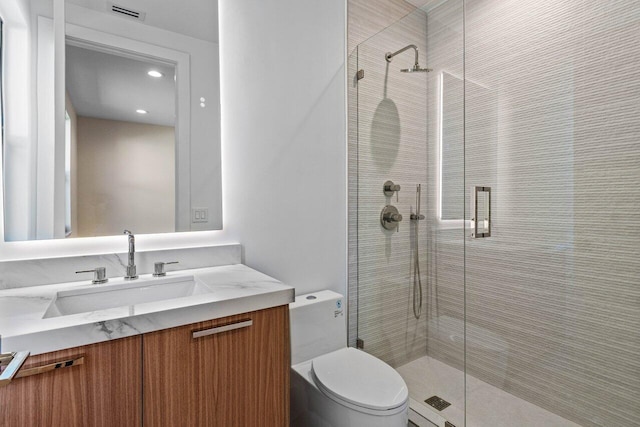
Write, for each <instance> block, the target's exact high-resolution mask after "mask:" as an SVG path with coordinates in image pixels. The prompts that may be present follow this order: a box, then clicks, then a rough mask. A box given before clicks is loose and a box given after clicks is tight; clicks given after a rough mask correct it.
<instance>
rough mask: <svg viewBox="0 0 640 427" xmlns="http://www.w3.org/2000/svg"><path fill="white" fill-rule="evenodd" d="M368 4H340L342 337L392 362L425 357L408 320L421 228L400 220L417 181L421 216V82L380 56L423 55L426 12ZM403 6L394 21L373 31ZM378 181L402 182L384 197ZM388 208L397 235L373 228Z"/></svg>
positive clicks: (422, 333)
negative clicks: (344, 79)
mask: <svg viewBox="0 0 640 427" xmlns="http://www.w3.org/2000/svg"><path fill="white" fill-rule="evenodd" d="M377 3H378V4H371V2H362V1H359V2H358V1H350V2H349V16H350V19H349V24H350V27H349V38H350V41H349V46H354V45H355V43H354V40H357V41H358V42H360V44H359V47H357V49H356V50H354V51H353V52H352V54H351V56H350V58H349V76H350V77H349V209H350V211H349V221H350V222H349V233H350V234H349V242H350V245H349V254H350V257H349V297H350V299H349V301H350V305H349V310H350V316H349V320H350V323H349V326H350V332H349V341H350V344H351V345H355V340H356V338H360V339H362V340H363V341H364V346H365V350H366V351H367V352H369V353H371V354H374V355H375V356H377V357H379V358H381V359H383V360H385V361H387V362H388V363H390V364H392V365H394V366H397V365H400V364H403V363H405V362H408V361H410V360H413V359H415V358H417V357H420V356H423V355H426V322H425V320H424V319H425V317H424V315H423V316H422V317H421V319H416V318H415V317H414V315H413V301H412V283H413V277H414V274H413V263H414V257H415V252H414V245H415V239H416V236H417V237H418V240H419V243H420V244H421V246H422V247H421V251H420V254H419V258H420V266H421V269H422V281H423V287H425V286H426V259H427V258H426V250H425V247H426V244H427V235H426V224H425V223H424V221H423V222H421V223H420V224H418V225H417V226H416V224H415V223H411V221H410V220H409V216H410V214H411V213H412V212H415V208H416V203H415V196H416V185H417V184H422V188H423V196H422V202H421V206H422V210H423V211H424V210H425V209H426V205H427V203H426V198H427V196H426V166H427V165H426V149H427V146H426V79H427V77H426V74H407V73H401V72H400V69H401V68H410V67H411V66H412V65H413V62H414V61H413V60H414V57H413V50H411V51H407V52H405V53H403V54H400V55H398V56H397V57H395V58H394V59H393V61H392V62H391V63H387V62H386V60H385V58H384V56H385V53H387V52H390V51H396V50H399V49H401V48H403V47H405V46H406V45H409V44H416V45H418V48H419V49H420V50H421V53H422V54H423V55H424V51H425V48H426V44H425V43H426V14H425V13H424V12H422V11H415V7H414V6H411V5H410V4H408V3H406V2H403V1H396V2H386V4H385V2H377ZM412 10H414V11H415V12H414V13H410V14H409V15H408V16H406V17H405V18H404V19H402V25H396V26H394V28H393V29H391V31H384V32H382V33H379V34H376V33H378V32H379V31H380V30H382V29H383V28H384V26H387V25H389V24H390V23H391V22H393V21H390V20H391V19H394V20H397V19H399V18H401V17H402V16H404V15H406V14H407V13H409V12H410V11H412ZM425 61H426V58H424V57H423V65H424V64H425ZM358 69H361V70H364V75H365V77H364V79H362V80H360V81H359V82H358V81H357V80H356V79H355V75H356V72H357V70H358ZM358 107H359V108H358ZM387 180H393V181H394V182H395V183H396V184H400V185H401V187H402V189H401V191H400V193H399V196H398V198H396V196H394V197H386V196H385V195H384V194H383V192H382V187H383V184H384V182H385V181H387ZM387 204H392V205H394V206H396V207H397V208H398V209H399V211H400V213H401V214H402V215H403V217H404V219H403V221H402V222H401V224H400V227H399V231H398V232H395V231H388V230H384V229H383V228H382V227H381V226H380V211H381V209H382V208H383V207H384V206H385V205H387ZM425 299H426V288H425V295H424V296H423V301H424V300H425ZM424 311H425V309H423V312H424Z"/></svg>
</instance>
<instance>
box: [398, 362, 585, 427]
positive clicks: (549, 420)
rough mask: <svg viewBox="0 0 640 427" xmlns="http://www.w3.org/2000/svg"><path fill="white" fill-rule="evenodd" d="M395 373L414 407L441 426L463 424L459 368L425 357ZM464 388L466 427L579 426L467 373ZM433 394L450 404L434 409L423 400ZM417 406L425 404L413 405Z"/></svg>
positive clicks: (460, 372)
mask: <svg viewBox="0 0 640 427" xmlns="http://www.w3.org/2000/svg"><path fill="white" fill-rule="evenodd" d="M398 372H399V373H400V375H402V377H403V378H404V380H405V382H406V383H407V386H408V387H409V397H410V398H411V399H412V400H413V401H412V402H411V403H412V408H413V409H414V410H416V411H417V412H419V413H421V414H422V415H423V416H425V415H426V417H427V418H428V419H430V420H431V421H432V422H434V423H435V424H436V425H438V426H441V427H444V421H445V419H446V420H447V421H449V422H450V423H453V424H454V425H455V426H457V427H463V426H464V373H463V372H462V371H459V370H457V369H455V368H452V367H451V366H449V365H446V364H444V363H442V362H440V361H438V360H436V359H433V358H431V357H428V356H425V357H421V358H420V359H417V360H414V361H413V362H410V363H407V364H406V365H403V366H400V367H399V368H398ZM467 388H468V394H467V425H466V427H516V426H517V427H580V426H579V424H576V423H574V422H572V421H569V420H566V419H564V418H562V417H560V416H558V415H556V414H554V413H551V412H549V411H547V410H545V409H542V408H540V407H538V406H535V405H534V404H532V403H529V402H527V401H525V400H522V399H520V398H518V397H515V396H513V395H511V394H509V393H507V392H505V391H503V390H500V389H499V388H497V387H494V386H492V385H490V384H487V383H485V382H483V381H480V380H478V379H476V378H474V377H472V376H470V375H469V376H467ZM433 395H437V396H440V397H441V398H443V399H444V400H446V401H448V402H450V403H451V406H449V407H448V408H446V409H444V410H443V411H437V410H435V409H433V408H431V407H430V406H429V405H427V404H426V403H423V402H424V400H425V399H427V398H429V397H431V396H433ZM416 405H424V407H418V408H416Z"/></svg>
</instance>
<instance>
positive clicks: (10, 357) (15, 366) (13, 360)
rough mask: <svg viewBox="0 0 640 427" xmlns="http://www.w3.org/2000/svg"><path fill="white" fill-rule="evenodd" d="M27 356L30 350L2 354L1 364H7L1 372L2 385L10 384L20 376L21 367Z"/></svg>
mask: <svg viewBox="0 0 640 427" xmlns="http://www.w3.org/2000/svg"><path fill="white" fill-rule="evenodd" d="M27 357H29V352H28V351H18V352H16V353H4V354H0V366H5V368H4V369H3V370H2V371H1V372H0V387H4V386H6V385H9V383H10V382H11V381H12V380H13V379H14V378H19V377H20V374H19V371H20V368H21V367H22V364H23V363H24V362H25V360H27Z"/></svg>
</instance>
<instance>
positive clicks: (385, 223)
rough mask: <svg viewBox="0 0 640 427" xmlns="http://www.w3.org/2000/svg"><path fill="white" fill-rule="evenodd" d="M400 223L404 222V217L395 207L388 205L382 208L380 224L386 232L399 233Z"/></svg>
mask: <svg viewBox="0 0 640 427" xmlns="http://www.w3.org/2000/svg"><path fill="white" fill-rule="evenodd" d="M400 221H402V215H401V214H400V212H398V209H397V208H396V207H395V206H391V205H387V206H385V207H384V208H382V212H381V213H380V224H381V225H382V227H384V229H385V230H393V229H396V231H399V227H400Z"/></svg>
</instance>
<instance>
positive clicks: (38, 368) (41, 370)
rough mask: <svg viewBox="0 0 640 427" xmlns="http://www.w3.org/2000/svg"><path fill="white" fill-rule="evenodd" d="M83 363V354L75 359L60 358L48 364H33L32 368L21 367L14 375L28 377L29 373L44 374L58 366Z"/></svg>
mask: <svg viewBox="0 0 640 427" xmlns="http://www.w3.org/2000/svg"><path fill="white" fill-rule="evenodd" d="M82 364H84V356H79V357H76V358H75V359H67V360H62V361H60V362H54V363H49V364H48V365H42V366H35V367H33V368H27V369H23V370H21V371H20V372H18V374H17V375H16V378H23V377H30V376H31V375H38V374H44V373H45V372H51V371H53V370H56V369H60V368H69V367H71V366H76V365H82Z"/></svg>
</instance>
